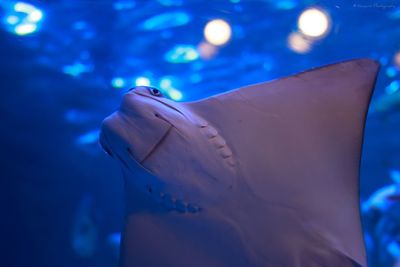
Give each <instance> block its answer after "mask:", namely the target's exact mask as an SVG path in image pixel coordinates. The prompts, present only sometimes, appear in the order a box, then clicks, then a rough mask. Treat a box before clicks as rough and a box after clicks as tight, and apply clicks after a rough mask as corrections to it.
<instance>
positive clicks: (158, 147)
mask: <svg viewBox="0 0 400 267" xmlns="http://www.w3.org/2000/svg"><path fill="white" fill-rule="evenodd" d="M213 133H214V135H213ZM211 137H213V140H219V139H218V138H216V136H215V129H210V128H209V127H207V123H206V122H205V121H204V120H201V119H200V118H199V117H196V115H195V114H193V113H191V112H190V110H188V109H187V108H186V106H185V105H184V103H177V102H174V101H172V100H170V99H167V98H165V97H164V96H163V95H162V93H161V92H160V91H159V90H157V89H155V88H151V87H143V86H141V87H136V88H134V89H132V90H130V91H129V92H128V93H126V94H125V95H124V98H123V101H122V104H121V107H120V110H119V111H117V112H115V113H114V114H112V115H111V116H109V117H108V118H106V119H105V120H104V122H103V125H102V131H101V136H100V141H101V144H102V146H103V148H104V149H105V150H106V152H108V153H109V154H110V155H111V156H112V157H114V158H116V159H117V160H119V161H120V162H121V163H122V164H123V169H124V173H125V174H124V176H125V178H126V181H127V186H128V187H131V188H134V190H133V191H138V190H139V191H140V192H142V193H146V194H148V195H151V196H153V198H154V199H156V200H158V201H159V202H163V203H166V204H167V205H168V206H170V207H175V208H179V207H180V208H182V209H183V208H185V209H186V208H188V207H190V203H198V202H200V200H204V199H209V200H210V199H215V198H210V194H213V195H214V196H217V195H221V194H220V192H215V189H217V188H219V186H220V185H221V184H223V186H222V188H228V187H229V186H230V184H229V181H223V178H224V177H227V175H226V173H224V172H225V171H226V169H228V170H229V168H230V166H229V164H227V163H224V162H223V158H222V157H221V156H220V155H219V154H218V153H217V152H216V151H217V146H216V145H215V144H212V143H211V142H210V141H209V140H210V138H211ZM219 141H221V140H219ZM128 192H129V190H128ZM128 194H129V193H128ZM205 195H207V196H206V197H205ZM192 206H193V207H194V206H198V204H196V205H194V204H193V205H192ZM194 209H195V208H194Z"/></svg>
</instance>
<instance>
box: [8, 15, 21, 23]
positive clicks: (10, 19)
mask: <svg viewBox="0 0 400 267" xmlns="http://www.w3.org/2000/svg"><path fill="white" fill-rule="evenodd" d="M6 22H7V23H8V24H10V25H15V24H17V23H18V22H19V18H18V17H17V16H14V15H10V16H8V17H7V18H6Z"/></svg>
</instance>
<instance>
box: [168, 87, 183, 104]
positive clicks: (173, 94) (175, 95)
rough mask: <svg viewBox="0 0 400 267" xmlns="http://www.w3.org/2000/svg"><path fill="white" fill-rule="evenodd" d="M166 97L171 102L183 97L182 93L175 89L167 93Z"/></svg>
mask: <svg viewBox="0 0 400 267" xmlns="http://www.w3.org/2000/svg"><path fill="white" fill-rule="evenodd" d="M168 95H169V97H170V98H171V99H172V100H176V101H179V100H181V99H182V97H183V95H182V93H181V92H180V91H178V90H176V89H170V90H169V91H168Z"/></svg>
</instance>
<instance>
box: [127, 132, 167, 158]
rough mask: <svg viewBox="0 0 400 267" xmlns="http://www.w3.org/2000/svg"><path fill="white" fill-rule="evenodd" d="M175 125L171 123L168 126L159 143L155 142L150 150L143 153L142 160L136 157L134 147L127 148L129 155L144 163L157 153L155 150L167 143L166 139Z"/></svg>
mask: <svg viewBox="0 0 400 267" xmlns="http://www.w3.org/2000/svg"><path fill="white" fill-rule="evenodd" d="M172 128H173V125H172V124H171V125H170V126H169V128H168V130H167V131H166V132H165V134H164V135H163V136H162V137H161V138H160V140H158V142H157V143H155V144H154V145H153V146H152V147H151V148H150V149H149V151H148V152H147V153H146V154H144V155H143V157H142V158H141V159H140V160H137V159H135V154H134V152H133V149H134V148H133V147H128V148H127V152H128V155H129V157H130V158H131V159H132V160H134V161H137V162H138V163H139V164H140V165H143V164H144V163H145V162H146V161H147V160H148V159H149V158H150V157H151V156H152V155H154V154H155V152H156V151H157V149H158V148H159V147H160V146H162V144H163V143H165V141H166V140H167V138H168V136H169V135H170V133H171V131H172Z"/></svg>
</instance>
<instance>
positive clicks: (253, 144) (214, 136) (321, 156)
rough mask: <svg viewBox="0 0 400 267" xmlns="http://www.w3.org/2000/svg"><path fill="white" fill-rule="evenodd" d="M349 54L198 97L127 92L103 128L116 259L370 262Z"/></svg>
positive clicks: (372, 69)
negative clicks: (116, 203) (114, 186)
mask: <svg viewBox="0 0 400 267" xmlns="http://www.w3.org/2000/svg"><path fill="white" fill-rule="evenodd" d="M378 68H379V64H378V63H377V62H375V61H373V60H369V59H356V60H350V61H345V62H340V63H336V64H331V65H327V66H323V67H319V68H315V69H311V70H308V71H305V72H302V73H299V74H296V75H293V76H289V77H285V78H281V79H277V80H273V81H271V82H265V83H259V84H255V85H250V86H247V87H243V88H240V89H236V90H233V91H229V92H226V93H223V94H219V95H215V96H211V97H208V98H205V99H202V100H199V101H194V102H174V101H172V100H170V99H167V98H166V97H164V96H163V95H162V92H161V91H159V90H157V89H156V88H151V87H144V86H139V87H136V88H133V89H131V90H130V91H128V92H127V93H126V94H125V95H124V96H123V100H122V104H121V106H120V108H119V110H118V111H116V112H115V113H113V114H112V115H111V116H109V117H107V118H106V119H105V120H104V122H103V124H102V129H101V134H100V142H101V144H102V146H103V148H104V150H105V151H106V152H107V153H108V154H110V155H111V156H112V157H113V158H115V159H117V161H118V162H120V163H121V166H122V172H123V177H124V181H125V188H126V205H127V214H126V225H125V228H124V231H123V235H122V246H121V266H124V267H126V266H129V267H130V266H158V267H163V266H174V267H176V266H271V267H272V266H273V267H286V266H290V267H292V266H307V267H310V266H325V267H329V266H335V267H337V266H366V264H367V263H366V255H365V248H364V242H363V236H362V227H361V222H360V211H359V181H358V180H359V166H360V155H361V147H362V141H363V129H364V124H365V117H366V113H367V110H368V105H369V101H370V97H371V94H372V91H373V88H374V85H375V80H376V76H377V72H378Z"/></svg>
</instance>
